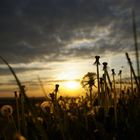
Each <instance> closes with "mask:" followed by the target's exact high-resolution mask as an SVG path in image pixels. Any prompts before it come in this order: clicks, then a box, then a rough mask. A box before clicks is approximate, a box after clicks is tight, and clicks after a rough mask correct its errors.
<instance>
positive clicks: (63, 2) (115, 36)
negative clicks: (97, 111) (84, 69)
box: [0, 0, 140, 63]
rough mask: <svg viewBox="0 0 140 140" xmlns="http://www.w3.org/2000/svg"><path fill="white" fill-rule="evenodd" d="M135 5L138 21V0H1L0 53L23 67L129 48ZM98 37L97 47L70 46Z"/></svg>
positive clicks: (139, 5) (95, 44)
mask: <svg viewBox="0 0 140 140" xmlns="http://www.w3.org/2000/svg"><path fill="white" fill-rule="evenodd" d="M131 7H134V8H135V9H136V14H137V16H136V17H137V22H138V23H139V22H140V21H139V20H140V18H139V17H138V15H139V13H140V10H139V7H140V2H139V1H138V0H117V1H112V0H95V1H94V0H13V1H10V0H1V1H0V19H1V21H0V55H2V56H3V57H5V58H6V59H7V60H8V61H10V62H12V63H25V62H32V61H49V62H50V61H65V59H68V56H69V57H70V56H72V57H81V58H83V57H86V56H90V55H92V54H93V53H95V54H96V53H101V54H102V53H104V52H106V51H108V52H109V51H111V52H112V51H114V52H120V51H122V50H127V48H128V50H131V49H130V48H131V45H130V44H132V43H129V41H130V39H131V38H132V29H131V28H132V25H131V12H130V9H131ZM138 25H139V24H138ZM108 26H111V27H110V28H109V30H108V34H107V35H106V36H105V37H102V38H101V37H100V36H99V35H98V33H99V31H98V30H97V31H96V29H100V28H102V29H106V28H108ZM96 27H97V28H96ZM93 31H94V34H93V33H92V32H93ZM138 31H139V29H138ZM100 32H104V30H103V31H102V30H101V31H100ZM98 36H99V40H98V41H96V42H95V43H93V47H92V45H91V47H88V46H87V45H86V44H85V46H84V45H82V44H81V45H82V47H75V48H74V47H73V48H70V49H68V48H67V46H68V44H71V43H72V42H73V41H74V40H82V39H87V40H89V39H90V40H91V39H94V38H98ZM128 44H129V46H128ZM88 45H89V44H88Z"/></svg>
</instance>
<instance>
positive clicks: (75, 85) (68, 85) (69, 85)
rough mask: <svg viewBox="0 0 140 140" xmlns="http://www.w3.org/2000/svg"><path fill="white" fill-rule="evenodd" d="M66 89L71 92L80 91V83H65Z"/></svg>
mask: <svg viewBox="0 0 140 140" xmlns="http://www.w3.org/2000/svg"><path fill="white" fill-rule="evenodd" d="M64 85H65V88H67V89H69V90H73V89H78V88H79V83H78V82H76V81H68V82H65V83H64Z"/></svg>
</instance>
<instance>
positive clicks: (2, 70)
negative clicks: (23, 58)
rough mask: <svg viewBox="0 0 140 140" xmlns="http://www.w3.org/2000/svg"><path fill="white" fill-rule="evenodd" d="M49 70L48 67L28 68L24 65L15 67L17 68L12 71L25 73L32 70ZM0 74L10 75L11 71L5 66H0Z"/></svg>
mask: <svg viewBox="0 0 140 140" xmlns="http://www.w3.org/2000/svg"><path fill="white" fill-rule="evenodd" d="M46 69H47V70H51V69H49V68H43V67H42V68H41V67H29V68H26V67H17V68H14V71H15V72H16V73H25V72H30V71H32V72H34V71H42V70H46ZM0 75H11V72H10V70H9V69H8V68H6V67H1V68H0Z"/></svg>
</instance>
